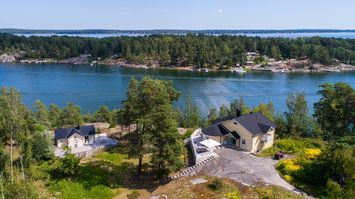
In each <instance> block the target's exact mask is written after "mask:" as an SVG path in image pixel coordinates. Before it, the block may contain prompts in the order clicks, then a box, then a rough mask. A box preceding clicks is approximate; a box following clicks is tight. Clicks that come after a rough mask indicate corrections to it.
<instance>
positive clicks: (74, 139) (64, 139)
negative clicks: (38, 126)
mask: <svg viewBox="0 0 355 199" xmlns="http://www.w3.org/2000/svg"><path fill="white" fill-rule="evenodd" d="M54 133H55V135H54V142H55V144H56V145H57V147H58V148H63V147H65V146H68V147H70V148H71V149H75V148H79V147H83V146H87V145H90V144H92V143H94V142H95V133H96V131H95V127H94V126H93V125H89V126H79V125H78V126H77V127H75V128H59V129H56V130H55V132H54Z"/></svg>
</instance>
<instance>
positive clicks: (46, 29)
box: [0, 27, 355, 32]
mask: <svg viewBox="0 0 355 199" xmlns="http://www.w3.org/2000/svg"><path fill="white" fill-rule="evenodd" d="M0 31H235V32H238V31H240V32H249V31H250V32H253V31H258V32H259V31H266V32H267V31H270V32H275V31H281V32H290V31H298V32H300V31H303V32H316V31H321V32H341V31H344V32H355V28H354V29H351V28H349V29H337V28H291V29H287V28H285V29H282V28H281V29H271V28H270V29H264V28H255V29H219V28H207V29H182V28H181V29H179V28H168V29H164V28H152V29H114V28H78V29H75V28H74V29H73V28H64V29H60V28H59V29H52V28H33V29H32V28H7V27H6V28H0Z"/></svg>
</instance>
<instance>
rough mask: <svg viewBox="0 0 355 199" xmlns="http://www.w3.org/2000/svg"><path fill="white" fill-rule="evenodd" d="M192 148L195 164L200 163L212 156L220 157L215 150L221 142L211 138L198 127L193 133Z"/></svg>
mask: <svg viewBox="0 0 355 199" xmlns="http://www.w3.org/2000/svg"><path fill="white" fill-rule="evenodd" d="M190 139H191V142H190V143H191V149H192V153H193V156H194V160H195V164H199V163H200V162H203V161H204V160H207V159H209V158H210V157H215V158H216V157H218V155H217V154H216V153H214V150H216V149H217V148H220V147H221V143H219V142H217V141H215V140H212V139H209V137H208V136H207V135H205V134H203V133H202V132H201V129H196V130H195V131H194V132H193V133H192V135H191V136H190Z"/></svg>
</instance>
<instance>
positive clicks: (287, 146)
mask: <svg viewBox="0 0 355 199" xmlns="http://www.w3.org/2000/svg"><path fill="white" fill-rule="evenodd" d="M325 144H326V142H324V141H323V140H320V139H310V138H295V139H291V138H288V139H281V140H276V141H275V143H274V146H273V147H271V148H269V149H266V150H264V151H262V152H261V153H260V154H258V156H261V157H272V156H274V154H275V153H277V152H279V151H282V152H284V153H287V154H303V153H304V151H305V150H306V149H316V150H322V149H323V148H324V147H325ZM312 152H315V151H312Z"/></svg>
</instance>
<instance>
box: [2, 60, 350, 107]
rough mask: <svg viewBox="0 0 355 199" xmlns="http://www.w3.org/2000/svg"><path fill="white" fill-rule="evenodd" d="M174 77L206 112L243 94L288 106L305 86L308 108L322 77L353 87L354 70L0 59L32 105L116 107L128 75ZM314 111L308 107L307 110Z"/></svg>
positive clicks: (6, 77)
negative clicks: (235, 69) (236, 70)
mask: <svg viewBox="0 0 355 199" xmlns="http://www.w3.org/2000/svg"><path fill="white" fill-rule="evenodd" d="M144 75H149V76H151V77H153V78H159V79H164V80H172V81H173V82H174V86H175V88H176V89H177V90H179V91H180V92H181V98H180V100H179V101H178V102H177V103H176V105H177V106H179V107H183V105H184V103H185V100H186V98H187V96H191V97H192V99H193V100H194V102H195V103H196V104H198V105H199V106H200V108H201V110H202V111H201V112H202V113H203V114H206V113H207V111H208V109H209V108H211V107H213V106H215V107H219V106H220V105H222V104H228V103H229V102H230V101H232V100H234V99H236V98H239V97H243V98H244V100H245V102H246V103H247V105H249V106H256V105H258V104H259V103H261V102H263V103H267V102H269V101H271V102H273V103H274V106H275V109H276V111H278V112H283V111H285V109H286V105H285V99H286V97H287V95H288V94H290V93H294V92H304V93H305V94H306V98H307V100H308V103H309V106H310V108H312V107H313V103H314V102H316V101H317V100H318V99H319V96H318V95H317V90H318V85H320V84H323V83H325V82H330V83H335V82H339V81H342V82H346V83H349V84H350V85H352V86H353V87H355V72H347V73H310V74H308V73H270V72H256V73H247V74H245V75H238V74H232V73H230V72H208V73H198V72H189V71H173V70H167V69H165V70H163V69H160V70H158V69H157V70H145V69H130V68H121V67H110V66H90V65H59V64H4V63H0V86H7V87H8V86H14V87H16V88H17V89H19V90H20V91H21V92H22V93H23V100H24V102H25V104H26V105H28V106H30V107H32V105H33V103H34V101H35V100H36V99H40V100H42V101H43V102H44V103H45V104H47V105H49V104H52V103H54V104H58V105H59V106H61V107H63V106H65V104H66V103H67V102H68V101H72V102H74V103H76V104H78V105H80V106H81V108H82V112H84V113H86V112H87V111H90V112H94V111H95V110H96V109H97V108H98V107H100V106H101V105H107V106H109V107H110V108H119V107H120V106H121V101H122V100H124V99H125V97H126V89H127V87H128V83H129V80H130V78H131V77H133V76H134V77H136V78H142V77H143V76H144ZM311 111H312V110H311Z"/></svg>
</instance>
